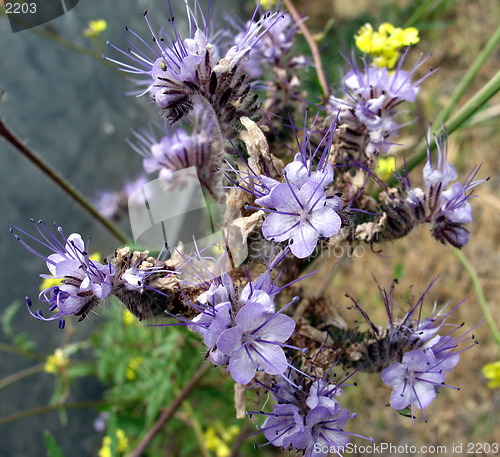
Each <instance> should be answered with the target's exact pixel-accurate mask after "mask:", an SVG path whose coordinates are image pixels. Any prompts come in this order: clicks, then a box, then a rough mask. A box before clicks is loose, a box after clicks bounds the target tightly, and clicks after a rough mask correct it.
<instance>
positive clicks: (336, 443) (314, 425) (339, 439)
mask: <svg viewBox="0 0 500 457" xmlns="http://www.w3.org/2000/svg"><path fill="white" fill-rule="evenodd" d="M350 417H351V414H350V412H349V411H348V410H347V409H342V408H341V407H340V406H339V405H338V404H335V406H334V407H332V408H328V407H326V406H317V407H315V408H313V409H311V410H310V411H309V412H308V413H307V416H306V418H305V423H306V426H305V428H304V430H303V431H302V432H299V433H297V434H296V435H295V437H294V438H293V439H292V442H291V445H292V447H294V448H296V449H304V456H307V457H313V456H322V457H325V456H327V455H328V454H329V449H338V450H339V452H337V454H338V455H342V454H340V450H342V449H345V446H346V445H347V443H349V441H350V438H349V435H350V434H349V433H347V432H345V431H344V430H343V427H344V426H345V425H346V424H347V422H348V421H349V419H350ZM325 449H326V450H327V451H326V452H324V450H325Z"/></svg>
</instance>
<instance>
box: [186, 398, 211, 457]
mask: <svg viewBox="0 0 500 457" xmlns="http://www.w3.org/2000/svg"><path fill="white" fill-rule="evenodd" d="M184 409H185V410H186V413H187V415H188V417H189V422H190V423H191V424H190V425H191V428H192V429H193V431H194V435H195V437H196V441H197V442H198V446H199V448H200V452H201V455H202V457H210V452H209V451H208V449H207V446H206V445H205V437H204V436H203V429H202V427H201V425H200V421H199V420H198V418H197V417H196V415H195V413H194V409H193V407H192V405H191V403H190V402H189V400H185V401H184Z"/></svg>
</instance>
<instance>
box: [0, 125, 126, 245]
mask: <svg viewBox="0 0 500 457" xmlns="http://www.w3.org/2000/svg"><path fill="white" fill-rule="evenodd" d="M0 136H3V137H4V138H5V139H6V140H7V141H8V142H9V143H10V144H11V145H12V146H13V147H14V148H15V149H17V150H18V151H19V152H20V153H21V154H23V155H24V156H25V157H26V158H27V159H28V160H29V161H30V162H32V163H33V164H34V165H35V166H36V167H38V168H39V169H40V170H41V171H42V172H43V173H45V174H46V175H47V176H48V177H49V178H50V179H51V180H52V181H54V182H55V183H56V184H57V185H58V186H59V187H60V188H61V189H62V190H64V191H65V192H66V193H67V194H68V195H70V196H71V197H72V198H73V200H75V201H76V202H77V203H78V204H79V205H80V206H81V207H82V208H83V209H84V210H85V211H87V212H88V213H89V214H90V215H91V216H92V217H93V218H94V219H96V220H97V221H98V222H100V223H101V224H102V225H103V226H104V227H105V228H106V229H107V230H108V231H109V232H110V233H111V234H112V235H113V236H114V237H115V238H116V239H117V240H119V241H120V243H127V241H128V239H127V237H126V236H125V235H124V234H123V233H122V232H121V230H120V229H119V228H118V227H116V226H115V225H114V224H113V223H112V222H111V221H109V220H108V219H106V218H105V217H103V216H102V215H101V214H100V213H99V211H97V209H96V208H95V207H94V205H92V204H91V203H90V202H89V201H88V200H87V199H86V198H85V197H84V196H83V195H82V194H81V193H80V192H78V191H77V190H76V189H75V188H74V187H73V186H72V185H71V184H70V183H69V182H68V181H66V180H65V179H64V178H63V177H62V176H61V175H60V174H59V173H57V172H56V171H55V170H54V169H53V168H52V167H51V166H50V165H49V164H47V163H46V162H45V161H44V160H43V159H42V158H41V157H40V156H39V155H37V154H36V153H35V152H34V151H33V150H31V149H30V148H28V147H27V146H26V145H25V144H24V143H23V142H21V141H20V140H19V138H17V137H16V135H15V134H14V133H13V132H12V131H11V130H10V129H9V128H8V127H7V126H6V125H5V123H4V122H3V120H2V119H0Z"/></svg>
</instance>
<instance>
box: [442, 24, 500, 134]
mask: <svg viewBox="0 0 500 457" xmlns="http://www.w3.org/2000/svg"><path fill="white" fill-rule="evenodd" d="M499 43H500V27H498V28H497V29H496V31H495V33H494V34H493V35H492V36H491V38H490V39H489V40H488V42H487V43H486V45H485V46H484V48H483V50H482V51H481V52H480V53H479V55H478V56H477V57H476V60H474V62H473V63H472V65H471V66H470V68H469V70H468V71H467V73H466V74H465V76H464V77H463V78H462V80H461V81H460V84H459V85H458V86H457V87H456V89H455V90H454V92H453V94H452V96H451V100H450V101H449V102H448V104H447V105H446V106H445V107H444V108H443V109H442V111H441V112H440V113H439V114H438V116H437V118H436V120H435V121H434V124H435V125H436V126H438V127H439V125H441V122H446V121H447V120H448V118H449V117H450V114H451V112H452V111H453V108H455V106H456V104H457V103H458V101H459V100H460V98H461V97H462V95H463V94H464V93H465V91H466V90H467V88H468V87H469V86H470V84H471V83H472V81H473V80H474V78H475V76H476V75H477V73H478V72H479V70H480V69H481V67H482V66H483V65H484V63H485V62H486V60H487V59H488V57H489V56H490V54H491V53H492V52H493V51H494V50H495V48H496V47H497V46H498V44H499Z"/></svg>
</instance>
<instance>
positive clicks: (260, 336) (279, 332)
mask: <svg viewBox="0 0 500 457" xmlns="http://www.w3.org/2000/svg"><path fill="white" fill-rule="evenodd" d="M235 324H236V326H235V327H232V328H229V329H227V330H225V331H224V332H222V334H221V335H220V337H219V339H218V341H217V347H218V349H219V350H220V351H221V352H222V353H223V354H225V355H227V356H228V357H229V366H228V370H229V372H230V373H231V376H232V377H233V379H234V380H235V381H236V382H238V383H240V384H248V383H249V382H250V381H251V380H252V378H253V377H254V376H255V373H256V372H257V371H264V372H266V373H268V374H272V375H278V374H282V373H284V372H285V370H286V369H287V368H288V362H287V360H286V356H285V353H284V351H283V349H282V348H281V347H280V345H281V344H282V343H284V342H285V341H286V340H288V338H290V336H291V335H292V333H293V331H294V330H295V321H294V320H293V319H292V318H291V317H289V316H286V315H284V314H278V313H273V312H270V311H269V310H268V308H267V307H266V306H265V305H261V304H259V303H249V304H247V305H245V306H243V307H242V308H241V309H240V310H239V312H238V314H237V315H236V318H235Z"/></svg>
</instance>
